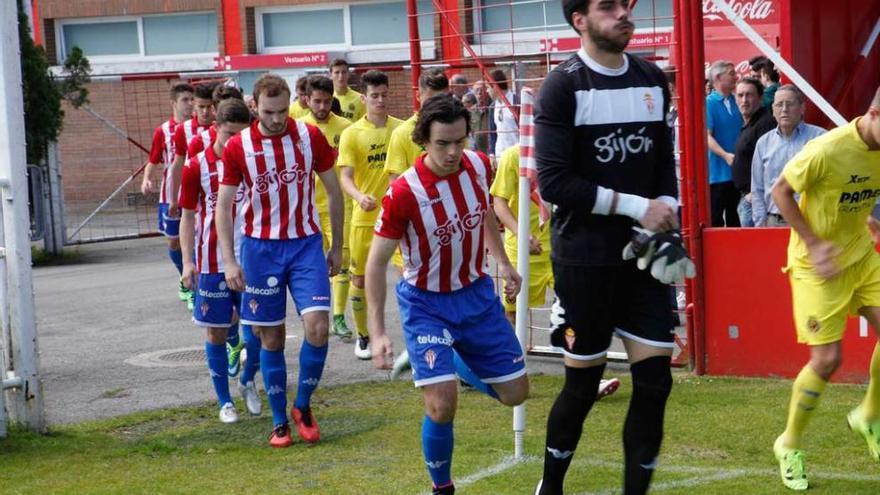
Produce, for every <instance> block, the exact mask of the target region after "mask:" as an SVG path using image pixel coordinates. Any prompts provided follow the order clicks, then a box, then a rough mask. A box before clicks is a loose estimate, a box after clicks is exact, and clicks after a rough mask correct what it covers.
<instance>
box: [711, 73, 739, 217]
mask: <svg viewBox="0 0 880 495" xmlns="http://www.w3.org/2000/svg"><path fill="white" fill-rule="evenodd" d="M709 80H710V81H712V88H713V90H712V93H711V94H709V96H707V97H706V129H707V134H708V142H709V190H710V201H711V208H712V226H713V227H724V226H727V227H739V216H738V215H737V213H736V208H737V206H739V191H737V190H736V186H734V185H733V170H732V166H733V158H734V154H733V151H734V147H735V146H736V139H737V138H738V137H739V131H740V128H741V127H742V123H743V119H742V115H740V113H739V108H738V107H737V106H736V99H735V98H734V96H733V91H734V89H735V88H736V69H735V68H734V66H733V62H731V61H729V60H718V61H716V62H715V63H713V64H712V65H711V66H710V67H709Z"/></svg>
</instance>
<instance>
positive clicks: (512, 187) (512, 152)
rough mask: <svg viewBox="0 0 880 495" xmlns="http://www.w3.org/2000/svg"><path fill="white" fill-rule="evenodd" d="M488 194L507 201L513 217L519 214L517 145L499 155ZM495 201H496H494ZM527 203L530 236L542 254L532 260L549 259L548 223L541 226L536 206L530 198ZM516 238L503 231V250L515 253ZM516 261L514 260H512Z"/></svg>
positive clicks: (507, 231) (509, 232) (534, 256)
mask: <svg viewBox="0 0 880 495" xmlns="http://www.w3.org/2000/svg"><path fill="white" fill-rule="evenodd" d="M489 194H491V195H492V196H495V197H497V198H502V199H504V200H505V201H507V205H508V206H510V210H511V211H512V212H513V217H514V218H517V214H518V213H519V206H517V205H518V202H519V145H516V146H511V147H510V148H507V149H506V150H504V153H502V154H501V160H500V161H499V162H498V170H496V171H495V180H494V181H493V182H492V187H491V188H489ZM496 201H497V200H496ZM526 201H528V202H529V224H530V225H529V229H530V230H531V234H532V235H533V236H535V237H537V238H538V239H539V240H540V241H541V248H542V249H543V251H544V252H543V253H542V254H537V255H532V256H531V257H532V258H541V257H543V258H547V259H549V257H550V222H549V221H548V222H544V225H541V214H540V209H539V208H538V205H537V204H535V202H534V201H532V200H531V198H526ZM516 248H517V245H516V236H515V235H513V233H512V232H511V231H510V230H507V229H505V231H504V249H505V250H506V251H507V252H508V253H516ZM512 261H516V260H512Z"/></svg>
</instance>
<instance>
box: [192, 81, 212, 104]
mask: <svg viewBox="0 0 880 495" xmlns="http://www.w3.org/2000/svg"><path fill="white" fill-rule="evenodd" d="M215 87H217V83H200V84H196V90H195V96H196V98H199V99H200V100H211V101H213V97H214V88H215Z"/></svg>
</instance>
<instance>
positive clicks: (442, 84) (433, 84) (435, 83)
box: [419, 68, 449, 91]
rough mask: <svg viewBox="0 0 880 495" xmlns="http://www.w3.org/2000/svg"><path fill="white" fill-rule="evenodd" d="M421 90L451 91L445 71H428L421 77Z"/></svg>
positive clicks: (435, 69)
mask: <svg viewBox="0 0 880 495" xmlns="http://www.w3.org/2000/svg"><path fill="white" fill-rule="evenodd" d="M419 88H422V89H433V90H434V91H444V90H447V89H449V79H448V78H447V77H446V74H444V73H443V69H437V68H434V69H427V70H425V71H424V72H422V75H420V76H419Z"/></svg>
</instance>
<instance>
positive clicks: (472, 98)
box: [461, 92, 477, 150]
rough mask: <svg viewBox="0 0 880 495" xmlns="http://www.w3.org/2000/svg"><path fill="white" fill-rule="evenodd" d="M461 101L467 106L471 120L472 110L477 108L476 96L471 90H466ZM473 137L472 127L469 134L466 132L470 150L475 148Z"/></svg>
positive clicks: (475, 143) (472, 116)
mask: <svg viewBox="0 0 880 495" xmlns="http://www.w3.org/2000/svg"><path fill="white" fill-rule="evenodd" d="M461 103H462V105H464V107H465V108H467V111H468V112H470V114H471V120H472V121H473V118H474V112H475V111H476V110H477V96H476V95H475V94H473V93H472V92H467V93H465V94H464V96H462V97H461ZM474 137H475V136H474V130H473V127H472V128H471V132H470V134H468V148H469V149H472V150H475V149H477V148H476V146H477V142H476V140H475V139H474Z"/></svg>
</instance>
